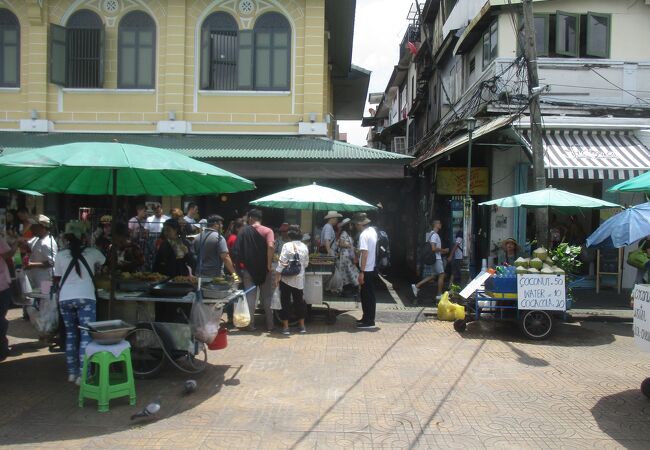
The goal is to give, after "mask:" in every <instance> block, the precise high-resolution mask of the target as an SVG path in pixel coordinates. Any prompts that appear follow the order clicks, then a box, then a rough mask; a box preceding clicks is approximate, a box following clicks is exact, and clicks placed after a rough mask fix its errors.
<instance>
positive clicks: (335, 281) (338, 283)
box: [325, 264, 343, 293]
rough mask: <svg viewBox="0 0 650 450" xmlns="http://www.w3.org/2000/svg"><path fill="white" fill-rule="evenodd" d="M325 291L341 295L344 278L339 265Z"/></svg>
mask: <svg viewBox="0 0 650 450" xmlns="http://www.w3.org/2000/svg"><path fill="white" fill-rule="evenodd" d="M325 289H327V290H328V291H330V292H336V293H340V292H341V290H342V289H343V277H342V276H341V270H340V269H339V267H338V264H337V267H336V269H335V270H334V275H332V277H331V278H330V281H329V282H328V283H327V287H326V288H325Z"/></svg>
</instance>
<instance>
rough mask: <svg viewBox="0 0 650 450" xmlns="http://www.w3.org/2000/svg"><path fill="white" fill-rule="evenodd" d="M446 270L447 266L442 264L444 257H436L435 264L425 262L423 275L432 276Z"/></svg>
mask: <svg viewBox="0 0 650 450" xmlns="http://www.w3.org/2000/svg"><path fill="white" fill-rule="evenodd" d="M444 272H445V267H444V266H443V265H442V259H436V262H435V264H432V265H428V264H425V265H424V268H423V269H422V276H423V277H430V276H433V275H440V274H441V273H444Z"/></svg>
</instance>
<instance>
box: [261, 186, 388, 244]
mask: <svg viewBox="0 0 650 450" xmlns="http://www.w3.org/2000/svg"><path fill="white" fill-rule="evenodd" d="M250 204H251V205H255V206H265V207H267V208H282V209H304V210H311V214H312V235H311V238H312V243H313V242H314V239H315V238H316V236H314V234H315V232H314V230H315V229H316V222H315V220H314V212H315V211H329V210H336V211H338V212H341V211H370V210H375V209H377V207H376V206H372V205H371V204H370V203H367V202H364V201H363V200H361V199H358V198H356V197H353V196H351V195H349V194H346V193H345V192H341V191H337V190H336V189H332V188H328V187H325V186H319V185H317V184H316V183H315V182H314V183H313V184H308V185H307V186H300V187H297V188H292V189H287V190H286V191H281V192H276V193H275V194H271V195H267V196H266V197H262V198H258V199H257V200H253V201H252V202H250Z"/></svg>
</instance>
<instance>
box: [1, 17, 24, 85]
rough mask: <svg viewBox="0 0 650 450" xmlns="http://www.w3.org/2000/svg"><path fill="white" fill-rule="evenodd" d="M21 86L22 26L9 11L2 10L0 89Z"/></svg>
mask: <svg viewBox="0 0 650 450" xmlns="http://www.w3.org/2000/svg"><path fill="white" fill-rule="evenodd" d="M18 86H20V24H19V23H18V18H17V17H16V16H15V15H14V13H12V12H11V11H9V10H8V9H0V87H18Z"/></svg>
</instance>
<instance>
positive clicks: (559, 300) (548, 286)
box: [454, 186, 620, 339]
mask: <svg viewBox="0 0 650 450" xmlns="http://www.w3.org/2000/svg"><path fill="white" fill-rule="evenodd" d="M479 205H482V206H493V207H494V206H496V207H501V208H519V207H524V208H547V209H549V208H553V209H554V210H555V211H558V212H560V213H567V214H572V213H575V212H576V211H581V210H582V209H608V208H620V205H617V204H615V203H610V202H606V201H604V200H601V199H597V198H592V197H587V196H584V195H579V194H574V193H571V192H567V191H563V190H560V189H555V188H553V187H552V186H549V187H548V188H546V189H541V190H539V191H533V192H527V193H524V194H517V195H513V196H510V197H504V198H500V199H496V200H491V201H487V202H483V203H479ZM539 250H540V251H541V253H540V254H537V255H533V256H534V258H532V259H529V260H527V261H525V262H523V263H521V264H518V265H519V266H520V267H514V266H500V267H499V266H497V268H496V270H493V271H489V272H485V273H483V274H481V275H479V276H478V277H476V278H475V279H474V280H472V282H470V283H469V284H468V285H467V287H466V288H465V289H463V291H461V293H460V295H461V297H462V300H461V304H463V305H464V306H465V308H466V317H465V319H463V320H457V321H456V322H454V328H455V329H456V330H457V331H459V332H462V331H464V330H465V329H466V327H467V323H468V322H471V321H478V320H485V319H488V318H489V319H491V320H499V321H510V322H515V323H517V324H519V327H520V328H521V330H522V332H523V333H524V335H525V336H526V337H528V338H529V339H546V338H548V337H549V336H550V335H551V333H552V331H553V325H554V322H555V321H557V320H564V319H566V311H567V309H570V307H571V298H568V297H567V283H566V275H565V274H564V273H563V272H562V271H561V270H558V269H557V268H554V266H553V264H554V261H552V260H550V259H549V258H548V253H547V252H546V250H545V249H539ZM535 260H536V261H535Z"/></svg>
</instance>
